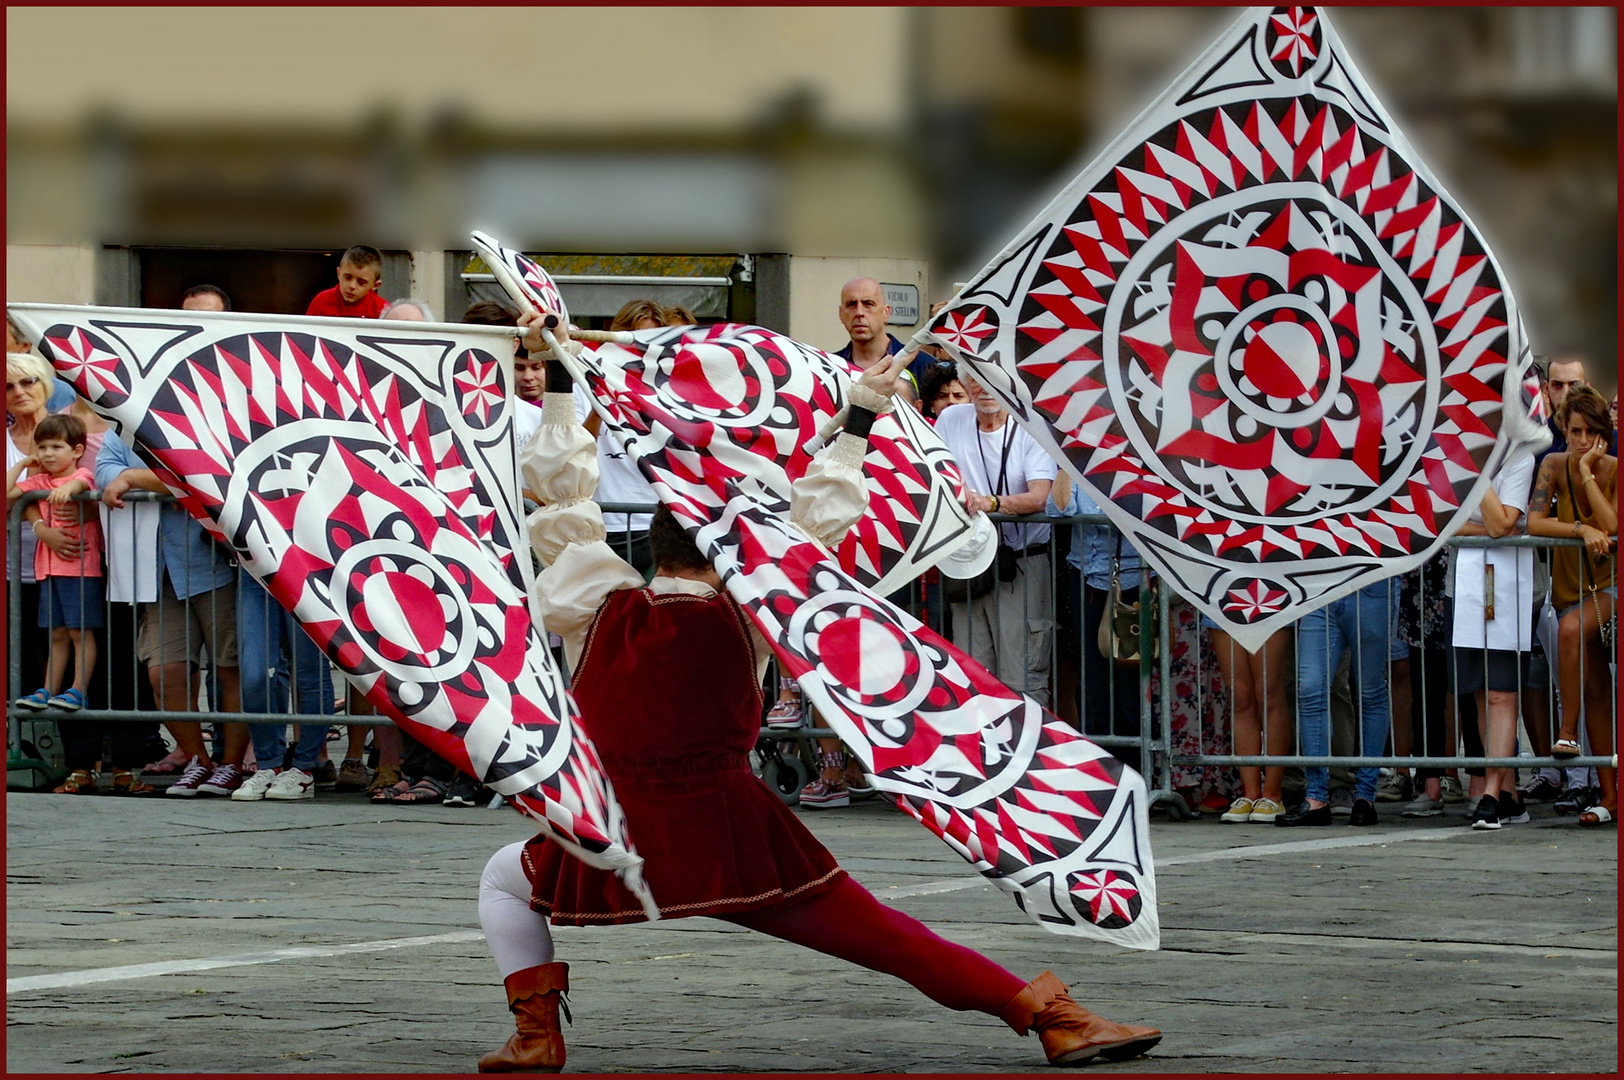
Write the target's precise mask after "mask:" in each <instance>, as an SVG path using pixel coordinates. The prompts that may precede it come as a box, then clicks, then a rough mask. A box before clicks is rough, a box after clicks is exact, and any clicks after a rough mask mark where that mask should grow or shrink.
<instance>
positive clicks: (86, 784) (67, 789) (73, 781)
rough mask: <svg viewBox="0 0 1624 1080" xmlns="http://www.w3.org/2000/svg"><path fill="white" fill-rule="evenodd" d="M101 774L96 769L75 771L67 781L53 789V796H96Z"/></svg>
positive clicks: (69, 775)
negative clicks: (97, 782)
mask: <svg viewBox="0 0 1624 1080" xmlns="http://www.w3.org/2000/svg"><path fill="white" fill-rule="evenodd" d="M100 777H101V773H99V772H97V771H96V770H95V769H75V770H73V771H72V772H70V773H69V774H68V776H67V779H65V780H63V781H62V783H60V784H58V785H57V786H56V787H54V788H52V789H51V794H53V795H94V794H96V781H97V780H98V779H99V778H100Z"/></svg>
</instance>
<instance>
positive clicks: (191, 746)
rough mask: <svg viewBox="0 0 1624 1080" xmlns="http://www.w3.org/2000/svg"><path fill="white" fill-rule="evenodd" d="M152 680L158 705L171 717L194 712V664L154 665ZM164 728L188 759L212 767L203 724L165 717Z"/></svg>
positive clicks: (148, 673) (150, 672)
mask: <svg viewBox="0 0 1624 1080" xmlns="http://www.w3.org/2000/svg"><path fill="white" fill-rule="evenodd" d="M147 675H148V677H149V678H150V679H151V681H152V694H153V696H154V697H155V698H156V699H157V701H158V708H159V709H161V710H163V711H164V712H165V713H168V714H169V715H171V716H174V715H179V714H183V713H189V712H191V711H192V701H191V694H190V693H189V692H188V691H189V688H190V686H191V683H192V666H191V665H190V664H187V663H179V664H153V665H151V666H150V667H148V668H147ZM164 727H165V728H167V729H168V731H169V734H170V735H171V736H173V737H174V740H175V749H176V750H179V751H180V752H181V753H182V754H183V755H185V757H186V758H187V760H191V759H192V758H196V759H197V760H198V762H199V764H202V765H208V766H211V767H212V766H213V764H214V763H213V762H212V761H210V760H209V752H208V750H207V748H205V747H204V745H203V725H202V724H200V723H198V722H197V721H195V720H165V721H164Z"/></svg>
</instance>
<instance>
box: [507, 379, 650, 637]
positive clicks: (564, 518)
mask: <svg viewBox="0 0 1624 1080" xmlns="http://www.w3.org/2000/svg"><path fill="white" fill-rule="evenodd" d="M547 377H548V382H547V394H546V396H545V397H544V398H543V399H542V407H541V408H542V417H541V427H540V428H539V429H538V430H537V431H536V434H535V437H534V438H532V439H531V440H530V442H529V443H528V444H527V445H526V446H525V447H524V449H523V450H522V451H520V454H519V466H520V468H521V469H522V470H523V473H524V480H525V487H526V488H528V489H529V490H530V491H533V492H535V493H536V495H537V496H538V497H539V499H540V500H541V501H542V503H543V506H542V508H541V509H540V510H537V511H536V512H535V513H533V514H531V515H530V517H529V519H528V520H527V522H526V524H527V526H528V527H529V532H530V543H531V545H532V546H533V547H534V548H535V550H536V554H537V555H538V556H540V558H541V561H542V563H543V564H545V566H546V569H544V570H543V571H542V572H541V573H540V574H539V575H537V577H536V584H535V596H536V602H537V607H538V609H539V610H540V612H541V618H542V623H543V625H545V626H546V628H547V629H548V630H551V631H552V632H553V633H555V634H557V635H559V636H560V637H561V638H563V639H564V651H565V654H566V656H567V657H568V658H569V660H570V662H571V663H572V664H573V663H574V662H575V659H576V657H577V656H579V654H580V647H581V644H582V642H583V640H584V639H585V637H586V631H587V628H588V627H589V626H591V624H592V617H593V615H594V614H596V612H597V610H598V607H599V605H601V604H602V603H603V600H604V598H605V597H606V596H608V595H609V594H610V593H611V592H613V591H615V590H616V589H629V588H636V587H637V586H640V585H642V584H643V575H642V574H640V573H638V572H637V571H636V570H635V569H633V568H632V567H631V566H630V565H628V564H627V562H626V561H625V560H624V559H622V558H621V557H620V556H619V555H617V554H615V552H614V549H612V548H611V547H610V546H609V545H608V544H607V543H606V542H605V541H604V528H603V512H602V511H601V510H600V509H598V504H597V503H595V502H593V501H592V496H593V495H594V494H595V493H596V492H597V490H598V456H597V446H596V443H595V442H594V440H593V438H592V436H591V435H590V434H588V433H587V430H586V428H584V427H582V426H581V424H580V423H579V422H577V421H576V419H575V401H574V397H573V395H572V394H571V392H570V381H569V374H568V372H567V371H565V369H564V366H563V364H561V363H559V362H558V361H556V360H552V361H549V362H548V364H547Z"/></svg>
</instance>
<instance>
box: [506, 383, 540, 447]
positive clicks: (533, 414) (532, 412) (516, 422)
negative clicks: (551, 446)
mask: <svg viewBox="0 0 1624 1080" xmlns="http://www.w3.org/2000/svg"><path fill="white" fill-rule="evenodd" d="M540 427H541V406H540V405H537V404H536V403H535V402H533V401H526V400H525V399H524V398H522V397H516V398H514V399H513V451H514V458H515V460H517V458H518V452H519V451H520V450H523V449H524V448H525V446H526V445H527V444H528V443H529V442H530V440H531V439H533V438H535V437H536V431H537V430H538V429H539V428H540Z"/></svg>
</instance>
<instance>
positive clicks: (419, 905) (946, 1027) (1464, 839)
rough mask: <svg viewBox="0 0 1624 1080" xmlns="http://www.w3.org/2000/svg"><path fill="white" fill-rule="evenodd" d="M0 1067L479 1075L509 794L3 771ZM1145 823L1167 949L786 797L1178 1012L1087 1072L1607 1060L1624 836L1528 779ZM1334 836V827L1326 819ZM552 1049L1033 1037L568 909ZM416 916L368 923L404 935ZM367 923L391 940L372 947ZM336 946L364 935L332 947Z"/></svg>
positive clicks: (935, 884)
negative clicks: (160, 782) (1137, 1050)
mask: <svg viewBox="0 0 1624 1080" xmlns="http://www.w3.org/2000/svg"><path fill="white" fill-rule="evenodd" d="M6 808H7V832H6V835H7V896H6V909H7V955H6V975H7V979H8V981H10V980H17V979H22V978H27V977H37V976H56V975H60V974H62V973H66V972H81V971H90V970H96V969H106V968H113V967H122V966H126V965H145V964H154V963H161V962H166V961H193V960H204V959H208V958H217V957H227V958H230V957H240V956H242V955H244V954H266V953H279V952H280V951H285V950H290V949H294V948H298V947H308V948H309V949H311V950H312V951H313V952H315V953H317V954H318V955H307V956H304V957H302V958H294V959H283V960H279V961H276V962H268V963H267V962H260V963H252V964H237V965H235V966H230V967H217V968H213V969H209V970H193V971H184V972H179V973H172V974H156V975H151V974H149V975H144V976H140V977H132V978H121V979H117V980H113V981H103V982H95V983H88V984H84V985H74V986H58V987H55V988H50V989H37V990H14V989H10V988H8V994H7V1003H6V1027H7V1041H6V1064H7V1068H8V1070H9V1071H11V1072H203V1073H226V1072H243V1071H251V1072H289V1073H294V1072H342V1073H353V1072H385V1071H388V1072H414V1073H416V1072H468V1071H471V1070H472V1068H473V1063H474V1061H475V1060H476V1059H477V1058H478V1057H479V1055H480V1054H482V1053H484V1052H485V1051H487V1050H489V1049H491V1048H492V1047H494V1046H496V1045H498V1044H499V1043H501V1041H502V1040H503V1039H505V1038H506V1036H507V1033H508V1032H509V1030H511V1029H510V1022H511V1021H510V1018H509V1017H508V1015H507V1013H506V1010H505V1008H504V1001H503V998H502V993H501V989H500V985H499V981H498V979H497V978H496V974H495V968H494V966H493V965H492V963H491V961H490V959H489V956H488V954H487V953H486V952H485V949H484V945H483V942H482V940H481V939H480V937H479V935H478V932H477V931H478V919H477V915H476V911H475V896H476V891H477V882H478V876H479V871H480V869H481V867H482V866H483V865H484V862H485V860H486V859H487V858H488V857H489V855H490V853H491V852H493V851H494V850H496V848H498V847H500V846H501V845H503V844H505V843H509V842H511V841H514V840H519V839H523V838H525V837H526V836H528V835H529V834H530V832H531V831H532V830H531V828H530V827H529V826H528V824H527V823H526V822H525V820H524V819H522V818H520V817H518V816H517V815H516V814H513V813H512V812H510V811H507V810H505V809H503V810H494V811H487V810H476V809H466V808H450V807H440V806H419V807H404V806H402V807H394V806H373V805H371V804H370V803H368V802H367V801H366V800H365V799H364V798H363V797H361V796H332V795H324V797H321V798H318V799H316V800H314V801H311V802H305V803H294V804H270V803H252V804H242V803H231V802H229V801H226V800H204V799H199V800H185V801H182V800H180V799H174V798H157V799H135V800H131V799H113V798H74V799H70V798H64V797H55V796H49V795H36V794H23V793H8V795H7V799H6ZM1452 809H1453V811H1454V813H1453V816H1451V817H1448V818H1445V819H1443V820H1442V821H1440V820H1438V819H1432V820H1430V821H1424V822H1412V821H1406V820H1404V819H1401V818H1399V817H1398V816H1397V812H1396V809H1395V808H1393V807H1388V806H1384V807H1383V808H1382V815H1383V820H1382V822H1381V824H1380V825H1379V826H1378V827H1377V828H1375V829H1371V830H1352V829H1348V828H1345V827H1340V826H1333V827H1331V828H1326V829H1296V830H1290V831H1289V832H1288V831H1286V830H1280V829H1274V828H1270V827H1257V826H1223V825H1219V824H1218V823H1217V822H1216V821H1215V820H1213V819H1210V818H1209V819H1203V820H1200V821H1195V822H1182V823H1174V822H1164V821H1160V820H1157V821H1156V822H1154V823H1153V825H1152V845H1153V848H1154V850H1155V852H1156V856H1157V862H1158V867H1159V869H1158V872H1157V873H1158V887H1159V891H1160V910H1161V917H1162V925H1163V947H1162V949H1161V951H1160V952H1156V953H1142V952H1134V951H1131V950H1124V949H1115V948H1111V947H1109V946H1106V945H1103V944H1100V943H1097V942H1091V941H1084V940H1079V939H1076V938H1063V937H1058V936H1055V935H1052V934H1048V933H1045V932H1044V931H1042V930H1040V929H1039V928H1038V927H1037V926H1036V925H1035V924H1033V923H1032V922H1030V921H1029V920H1028V919H1027V918H1026V917H1025V916H1024V915H1022V914H1021V913H1020V911H1019V910H1018V909H1017V908H1016V907H1015V906H1014V904H1013V903H1011V902H1010V901H1009V899H1008V898H1007V897H1005V896H1004V895H1003V894H1002V893H1000V892H999V891H998V890H997V889H995V888H993V887H992V886H990V885H987V884H985V883H984V882H981V881H980V880H979V879H977V878H975V877H974V875H971V874H969V873H968V871H967V867H966V866H965V865H964V864H963V863H962V862H961V861H960V860H959V859H958V858H957V857H956V856H954V855H953V853H952V852H951V851H949V850H948V849H947V848H946V847H945V846H944V845H942V844H941V843H940V842H939V841H937V840H935V839H934V838H933V837H931V836H930V835H929V834H928V833H926V832H925V831H924V830H922V829H921V828H920V827H919V826H918V825H916V824H915V823H914V822H913V821H911V820H910V819H908V818H906V817H904V816H903V815H902V814H901V813H899V812H897V811H896V810H894V809H893V808H891V807H889V806H886V805H884V804H882V803H880V802H878V801H871V802H867V803H859V804H856V805H854V806H853V807H852V808H851V809H849V810H841V811H827V812H823V813H803V815H802V816H803V818H804V820H806V822H807V824H808V825H809V826H810V827H811V828H812V830H813V832H814V833H816V834H817V835H818V836H819V838H820V839H821V840H823V842H824V843H826V844H827V845H828V846H829V847H830V849H831V850H832V851H834V853H835V854H836V855H837V856H838V857H839V858H840V860H841V862H842V863H843V864H844V865H845V866H846V867H847V868H848V869H849V870H851V871H852V873H853V874H854V876H856V877H857V878H858V879H859V880H860V881H862V882H863V883H864V884H865V885H867V886H868V887H869V888H870V889H872V890H873V891H874V892H875V893H876V894H877V895H879V896H880V898H881V899H882V900H887V902H890V903H893V904H895V905H896V906H897V907H899V908H901V909H902V910H904V911H906V912H908V913H909V914H911V915H914V916H916V917H918V918H920V919H922V920H924V921H925V922H926V923H927V924H929V925H930V926H931V927H932V928H933V929H935V930H937V931H938V932H939V933H941V934H943V935H944V936H946V937H948V938H950V939H952V940H955V941H959V942H961V943H963V944H965V945H968V946H971V947H973V948H976V949H979V950H981V951H983V952H985V953H986V954H987V955H988V956H990V957H992V958H993V959H994V960H996V961H998V962H999V963H1001V964H1003V965H1004V966H1006V967H1008V968H1010V969H1011V970H1013V971H1016V972H1018V973H1021V974H1023V975H1027V976H1030V975H1035V974H1037V973H1038V972H1039V971H1041V970H1043V969H1044V968H1052V969H1054V971H1055V972H1056V973H1057V974H1059V975H1060V976H1061V978H1063V979H1065V980H1066V981H1067V982H1068V983H1071V984H1072V986H1073V992H1074V995H1075V996H1076V997H1077V998H1078V1000H1080V1001H1082V1002H1084V1003H1085V1004H1088V1005H1089V1006H1090V1007H1093V1008H1096V1009H1097V1010H1098V1011H1099V1012H1101V1013H1104V1014H1105V1015H1107V1016H1111V1017H1113V1018H1118V1019H1122V1020H1128V1021H1136V1022H1143V1023H1150V1024H1154V1025H1156V1026H1158V1027H1161V1028H1162V1029H1163V1030H1164V1031H1166V1033H1167V1037H1166V1039H1165V1041H1164V1042H1163V1043H1162V1045H1161V1046H1160V1047H1158V1048H1157V1049H1156V1051H1154V1052H1153V1054H1152V1055H1151V1056H1149V1057H1146V1058H1142V1059H1140V1060H1137V1061H1131V1062H1123V1063H1119V1064H1109V1065H1097V1066H1093V1067H1092V1068H1093V1071H1107V1072H1124V1073H1135V1072H1139V1073H1160V1072H1171V1071H1176V1072H1281V1073H1285V1072H1293V1073H1295V1072H1546V1071H1549V1072H1616V1071H1617V1067H1618V1008H1617V1001H1618V994H1617V990H1618V981H1617V960H1618V956H1617V925H1618V920H1617V868H1618V859H1617V854H1618V852H1617V839H1618V838H1617V833H1616V831H1614V830H1611V829H1608V830H1581V829H1579V828H1577V827H1575V826H1574V825H1573V824H1572V819H1555V818H1552V817H1551V816H1550V811H1549V810H1548V808H1544V807H1538V808H1536V809H1535V814H1536V820H1535V822H1534V823H1533V824H1531V825H1527V826H1520V827H1507V828H1505V829H1503V830H1501V831H1500V832H1498V833H1472V832H1471V831H1470V830H1469V829H1466V828H1465V827H1464V818H1463V817H1462V816H1461V815H1460V810H1459V808H1458V807H1455V808H1452ZM1333 841H1335V842H1352V843H1353V846H1341V847H1330V846H1326V845H1327V844H1328V843H1330V842H1333ZM555 937H556V940H557V943H558V950H559V957H560V959H564V960H568V961H569V962H570V963H571V965H572V970H571V983H572V986H573V991H572V994H571V1004H572V1009H573V1012H574V1016H575V1022H574V1024H573V1026H571V1027H570V1028H568V1029H567V1035H566V1037H567V1040H568V1044H569V1064H568V1067H567V1069H568V1071H571V1072H667V1073H678V1072H767V1071H771V1072H896V1073H916V1072H917V1073H959V1072H971V1073H1006V1072H1036V1071H1043V1069H1044V1065H1043V1059H1042V1053H1041V1051H1040V1050H1039V1048H1038V1046H1037V1041H1036V1039H1031V1038H1029V1039H1020V1038H1017V1037H1015V1036H1014V1035H1013V1034H1012V1033H1011V1032H1010V1031H1009V1030H1008V1029H1007V1028H1005V1027H1004V1026H1003V1025H1002V1024H1000V1023H999V1022H998V1021H997V1020H995V1019H993V1018H991V1017H985V1016H980V1015H970V1014H959V1013H952V1012H948V1011H946V1010H943V1009H941V1008H940V1007H938V1006H936V1005H935V1004H933V1003H932V1002H930V1001H928V1000H927V999H925V998H924V997H922V996H921V995H919V994H917V993H916V992H914V991H913V990H911V989H910V988H908V987H906V986H905V985H903V984H901V983H899V982H897V981H896V980H893V979H890V978H888V977H886V976H882V975H877V974H874V973H872V972H868V971H864V970H861V969H858V968H855V967H852V966H850V965H846V964H843V963H841V962H839V961H834V960H830V959H828V958H825V957H823V956H821V955H819V954H816V953H812V952H810V951H807V950H804V949H801V948H799V947H797V946H793V945H789V944H787V943H784V942H780V941H776V940H773V939H770V938H765V937H762V936H759V935H755V934H752V933H750V932H748V931H744V930H740V929H738V928H735V927H732V926H729V925H726V924H723V923H719V922H715V921H712V920H708V919H691V920H679V921H675V922H670V923H663V924H657V925H652V926H631V927H612V928H590V929H587V928H568V927H565V928H556V929H555ZM410 938H426V939H428V940H427V941H425V942H420V943H418V944H415V945H406V946H393V947H384V945H393V943H397V942H399V941H400V940H401V939H410ZM379 943H384V944H379ZM346 946H348V947H349V948H347V949H346V948H345V947H346Z"/></svg>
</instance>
